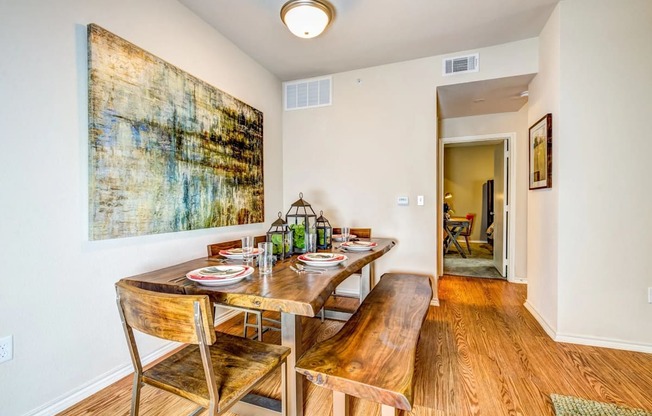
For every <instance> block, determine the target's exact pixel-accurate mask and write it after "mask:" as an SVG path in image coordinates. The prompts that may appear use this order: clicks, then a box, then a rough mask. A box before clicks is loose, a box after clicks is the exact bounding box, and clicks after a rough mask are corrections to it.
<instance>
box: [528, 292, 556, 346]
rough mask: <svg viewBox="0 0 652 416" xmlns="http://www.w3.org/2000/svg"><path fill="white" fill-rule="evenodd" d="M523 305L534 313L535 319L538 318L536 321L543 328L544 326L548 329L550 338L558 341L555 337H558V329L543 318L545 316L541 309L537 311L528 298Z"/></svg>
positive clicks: (544, 328) (547, 332) (545, 329)
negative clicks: (542, 314) (540, 311)
mask: <svg viewBox="0 0 652 416" xmlns="http://www.w3.org/2000/svg"><path fill="white" fill-rule="evenodd" d="M523 306H525V309H527V310H528V312H530V314H532V316H533V317H534V319H536V321H537V322H538V323H539V325H541V328H543V330H544V331H546V334H548V336H549V337H550V338H552V339H553V341H556V339H555V338H556V337H557V331H555V330H554V329H553V328H552V326H550V324H548V321H546V320H545V319H544V318H543V316H541V314H540V313H539V311H537V309H536V308H535V307H534V306H532V304H531V303H530V302H528V301H527V300H526V301H525V303H524V304H523Z"/></svg>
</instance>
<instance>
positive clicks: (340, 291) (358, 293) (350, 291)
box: [335, 289, 360, 298]
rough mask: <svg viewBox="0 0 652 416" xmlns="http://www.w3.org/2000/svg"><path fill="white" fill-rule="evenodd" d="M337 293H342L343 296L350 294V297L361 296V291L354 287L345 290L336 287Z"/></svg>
mask: <svg viewBox="0 0 652 416" xmlns="http://www.w3.org/2000/svg"><path fill="white" fill-rule="evenodd" d="M335 294H336V295H342V296H348V297H352V298H359V297H360V291H358V290H352V289H348V290H347V289H344V290H340V289H335Z"/></svg>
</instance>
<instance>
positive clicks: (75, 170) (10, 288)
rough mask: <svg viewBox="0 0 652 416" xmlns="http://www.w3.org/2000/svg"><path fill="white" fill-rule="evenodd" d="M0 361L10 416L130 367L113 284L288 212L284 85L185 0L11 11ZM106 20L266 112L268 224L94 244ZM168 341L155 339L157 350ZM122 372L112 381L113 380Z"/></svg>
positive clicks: (3, 401) (2, 69)
mask: <svg viewBox="0 0 652 416" xmlns="http://www.w3.org/2000/svg"><path fill="white" fill-rule="evenodd" d="M0 16H2V24H1V25H0V39H2V42H0V56H2V59H1V60H0V90H1V91H2V94H1V95H0V125H1V126H2V133H1V135H0V141H1V143H2V151H1V152H0V189H2V203H1V204H0V230H1V232H0V241H1V247H2V250H0V269H1V275H2V279H1V280H0V337H1V336H5V335H9V334H13V336H14V359H13V360H12V361H9V362H6V363H2V364H0V409H1V410H0V413H1V414H2V415H3V416H13V415H23V414H28V413H29V414H33V413H35V412H37V411H38V410H39V409H41V410H43V412H44V413H47V414H51V412H53V411H55V410H56V409H54V408H50V409H49V410H44V409H47V408H48V405H49V404H52V403H55V402H57V401H58V400H60V399H64V398H66V397H68V396H69V395H71V394H74V393H75V392H78V391H80V389H83V388H86V387H88V389H89V390H83V392H82V393H88V392H89V391H92V390H93V388H97V386H98V385H100V384H102V382H106V381H107V380H109V379H110V377H111V375H112V374H115V373H116V372H118V371H119V370H127V369H128V370H129V371H130V361H129V357H128V353H127V348H126V343H125V340H124V335H123V333H122V329H121V327H120V323H119V319H118V313H117V309H116V306H115V301H114V297H115V295H114V289H113V284H114V282H116V281H117V280H118V279H120V278H121V277H124V276H129V275H133V274H137V273H140V272H144V271H149V270H153V269H156V268H159V267H164V266H167V265H171V264H174V263H178V262H181V261H185V260H189V259H193V258H197V257H201V256H204V255H205V253H206V245H207V244H208V243H211V242H215V241H219V240H226V239H231V238H232V237H239V236H240V235H242V234H245V233H246V234H259V233H262V232H264V231H266V230H267V228H268V226H269V224H270V223H271V222H272V221H273V220H274V219H275V218H276V212H277V211H278V210H279V209H282V207H283V205H284V200H283V198H282V195H283V189H282V171H281V169H282V153H281V152H282V147H281V113H280V111H281V89H280V82H279V80H278V79H276V78H275V77H274V76H272V75H271V74H270V73H269V72H267V71H266V70H265V69H263V68H262V67H260V66H259V65H258V64H257V63H255V62H254V61H253V60H251V59H250V58H249V57H248V56H246V55H244V54H243V53H242V52H241V51H240V50H238V49H237V48H236V47H234V46H233V45H232V44H231V43H230V42H229V41H227V40H226V39H225V38H223V37H222V36H221V35H220V34H218V33H217V32H215V31H214V30H212V29H211V28H210V27H209V26H208V25H207V24H205V23H204V22H203V21H202V20H200V19H199V18H198V17H197V16H195V15H194V14H192V13H191V12H190V11H188V10H187V9H186V8H185V7H183V6H181V5H180V4H179V3H177V2H176V1H174V0H139V1H137V2H134V1H128V0H95V1H83V0H67V1H56V2H44V1H36V0H32V1H30V0H25V1H20V2H18V1H11V2H9V1H2V2H1V3H0ZM91 22H95V23H98V24H99V25H101V26H103V27H104V28H106V29H108V30H109V31H111V32H113V33H115V34H117V35H119V36H121V37H123V38H125V39H127V40H129V41H131V42H133V43H134V44H136V45H138V46H140V47H142V48H143V49H145V50H147V51H149V52H151V53H153V54H155V55H157V56H159V57H161V58H162V59H164V60H166V61H168V62H170V63H172V64H174V65H176V66H178V67H180V68H181V69H183V70H185V71H187V72H188V73H190V74H192V75H195V76H197V77H198V78H200V79H203V80H205V81H207V82H208V83H209V84H211V85H214V86H216V87H218V88H220V89H222V90H223V91H226V92H227V93H229V94H231V95H233V96H235V97H238V98H239V99H241V100H243V101H245V102H247V103H248V104H250V105H252V106H254V107H255V108H257V109H259V110H261V111H263V113H264V122H265V125H264V140H265V155H264V157H265V202H266V205H265V206H266V209H265V224H258V225H249V226H240V227H228V228H222V229H209V230H198V231H192V232H181V233H174V234H163V235H155V236H147V237H138V238H127V239H120V240H109V241H96V242H89V241H88V238H87V229H88V226H87V221H88V215H87V195H88V191H87V187H88V185H87V170H88V169H87V164H88V162H87V140H88V137H87V83H86V77H87V68H86V27H85V25H86V24H88V23H91ZM161 345H162V343H161V342H159V341H155V340H147V341H146V342H145V346H144V347H143V348H142V349H141V353H142V354H143V355H147V354H150V353H152V352H153V351H155V350H156V349H158V348H159V347H160V346H161ZM105 376H106V377H108V378H107V379H102V377H105Z"/></svg>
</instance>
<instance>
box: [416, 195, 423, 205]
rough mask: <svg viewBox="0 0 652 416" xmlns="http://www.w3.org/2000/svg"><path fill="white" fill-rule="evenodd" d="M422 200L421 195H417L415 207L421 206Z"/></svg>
mask: <svg viewBox="0 0 652 416" xmlns="http://www.w3.org/2000/svg"><path fill="white" fill-rule="evenodd" d="M423 203H424V199H423V195H417V205H423Z"/></svg>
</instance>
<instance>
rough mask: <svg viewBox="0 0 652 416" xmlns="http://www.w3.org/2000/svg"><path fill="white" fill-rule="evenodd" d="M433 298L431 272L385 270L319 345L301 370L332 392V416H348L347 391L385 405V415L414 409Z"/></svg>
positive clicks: (304, 359) (301, 364) (307, 355)
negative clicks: (419, 352) (422, 341)
mask: <svg viewBox="0 0 652 416" xmlns="http://www.w3.org/2000/svg"><path fill="white" fill-rule="evenodd" d="M431 299H432V288H431V286H430V278H429V277H428V276H420V275H413V274H393V273H388V274H384V275H383V276H382V277H381V279H380V282H379V283H378V284H377V285H376V287H374V289H373V290H372V291H371V292H370V293H369V295H368V296H367V297H366V299H365V300H364V302H363V303H362V305H360V308H358V310H357V311H356V312H355V313H354V314H353V316H352V317H351V319H350V320H349V321H347V323H346V324H344V327H342V329H341V330H340V331H339V332H338V333H337V334H335V335H334V336H333V337H332V338H329V339H327V340H326V341H323V342H321V343H319V344H316V345H314V346H313V347H312V348H310V349H309V350H308V351H306V352H305V354H303V356H302V357H301V358H300V359H299V361H298V362H297V364H296V371H297V372H299V373H301V374H303V375H305V376H306V378H307V379H308V380H309V381H311V382H313V383H315V384H316V385H318V386H321V387H325V388H327V389H330V390H332V391H333V416H340V415H347V414H348V403H347V398H346V396H347V395H350V396H355V397H358V398H361V399H366V400H371V401H373V402H376V403H380V404H381V409H382V415H383V416H386V415H396V414H398V409H401V410H407V411H409V410H411V409H412V400H413V395H414V391H413V385H412V384H413V380H414V362H415V358H416V352H417V343H418V341H419V333H420V331H421V325H422V324H423V321H424V320H425V318H426V314H427V312H428V306H429V305H430V300H431Z"/></svg>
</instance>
